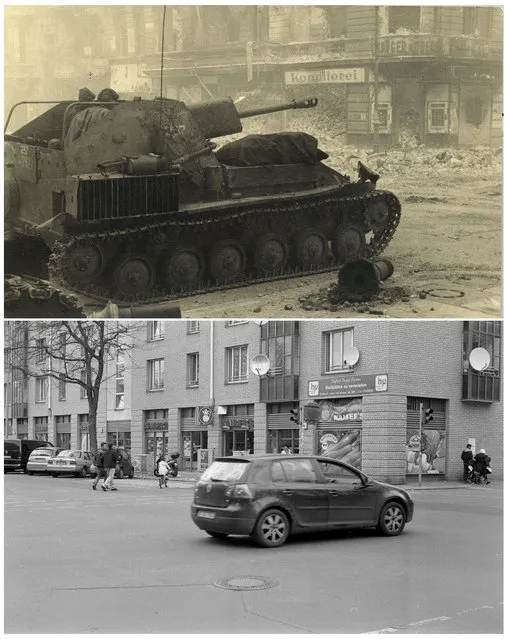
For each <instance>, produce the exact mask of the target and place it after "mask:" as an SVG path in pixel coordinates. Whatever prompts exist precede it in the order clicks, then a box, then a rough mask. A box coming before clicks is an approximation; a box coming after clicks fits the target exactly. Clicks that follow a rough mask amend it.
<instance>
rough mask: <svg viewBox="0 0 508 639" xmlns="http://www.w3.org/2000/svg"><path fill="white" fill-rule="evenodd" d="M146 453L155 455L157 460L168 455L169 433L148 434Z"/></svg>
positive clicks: (153, 432) (154, 432)
mask: <svg viewBox="0 0 508 639" xmlns="http://www.w3.org/2000/svg"><path fill="white" fill-rule="evenodd" d="M145 439H146V441H145V443H146V448H145V450H146V452H147V453H148V454H149V455H153V456H154V458H155V459H157V458H158V457H159V456H160V455H167V453H168V433H167V432H157V431H152V432H147V433H146V437H145Z"/></svg>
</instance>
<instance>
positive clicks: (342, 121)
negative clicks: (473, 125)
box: [217, 86, 503, 177]
mask: <svg viewBox="0 0 508 639" xmlns="http://www.w3.org/2000/svg"><path fill="white" fill-rule="evenodd" d="M304 97H317V98H318V106H317V107H316V108H314V109H301V110H291V111H286V112H281V113H275V114H271V115H264V116H263V115H261V116H256V117H253V118H246V119H245V120H243V122H242V124H243V129H244V130H243V132H242V133H237V134H235V135H231V136H225V137H223V138H220V140H217V142H218V143H219V144H220V145H222V144H225V143H227V142H232V141H233V140H237V139H239V138H240V137H243V136H244V135H248V134H252V133H256V134H259V133H274V132H276V131H282V130H283V127H284V123H285V126H286V128H287V130H292V131H304V132H306V133H310V135H313V136H314V137H315V138H317V139H318V140H319V148H320V149H322V150H323V151H325V152H326V153H328V154H329V156H330V157H329V159H328V160H326V164H328V165H329V166H331V167H332V168H334V169H336V170H338V171H340V172H341V173H346V174H349V175H351V176H356V167H357V164H358V160H361V161H362V162H363V163H364V164H366V165H367V166H368V167H369V168H371V169H373V170H374V171H376V172H378V173H379V174H380V175H381V176H385V175H386V176H389V175H393V176H399V175H404V174H412V175H415V174H420V175H421V174H425V175H428V176H429V177H438V176H440V175H443V176H445V175H447V174H450V173H451V174H457V175H460V174H461V173H467V174H474V175H480V174H490V175H499V176H501V173H502V159H503V158H502V149H501V147H490V146H474V147H467V148H466V147H464V148H455V147H449V148H436V147H429V146H426V145H424V144H418V142H417V141H416V140H414V139H412V138H404V137H402V138H401V139H400V140H399V142H400V143H399V145H398V146H396V147H393V148H391V149H388V150H383V151H378V152H375V151H374V150H373V149H372V148H358V147H357V146H354V145H348V144H347V143H346V137H345V131H346V101H345V92H344V90H343V89H340V88H328V87H315V86H314V87H312V91H309V87H296V88H295V89H293V90H291V91H289V90H285V91H284V90H280V91H277V90H276V89H274V90H273V91H272V92H270V91H268V92H267V91H265V90H261V89H257V90H255V91H249V92H247V93H243V94H238V95H237V96H233V99H234V100H235V103H236V106H237V108H238V110H239V111H241V110H246V109H250V108H255V107H261V106H267V105H273V104H282V103H284V102H291V100H293V99H295V100H299V99H302V98H304Z"/></svg>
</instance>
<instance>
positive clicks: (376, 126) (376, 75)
mask: <svg viewBox="0 0 508 639" xmlns="http://www.w3.org/2000/svg"><path fill="white" fill-rule="evenodd" d="M375 23H376V26H375V33H374V117H373V121H372V123H373V125H374V138H373V142H374V143H373V147H374V151H375V152H376V153H377V152H378V151H379V124H378V100H379V95H378V94H379V84H378V83H379V6H378V5H376V20H375Z"/></svg>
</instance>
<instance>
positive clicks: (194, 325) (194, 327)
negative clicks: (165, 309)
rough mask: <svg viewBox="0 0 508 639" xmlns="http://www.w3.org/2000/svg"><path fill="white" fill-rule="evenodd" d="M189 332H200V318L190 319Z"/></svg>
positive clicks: (188, 323)
mask: <svg viewBox="0 0 508 639" xmlns="http://www.w3.org/2000/svg"><path fill="white" fill-rule="evenodd" d="M187 333H188V334H190V333H199V320H197V321H194V320H189V321H188V322H187Z"/></svg>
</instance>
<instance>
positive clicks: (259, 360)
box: [250, 355, 270, 377]
mask: <svg viewBox="0 0 508 639" xmlns="http://www.w3.org/2000/svg"><path fill="white" fill-rule="evenodd" d="M250 369H251V371H252V372H253V373H254V374H255V375H258V376H259V377H261V375H266V374H267V373H268V371H269V370H270V360H269V359H268V357H267V356H266V355H256V357H253V358H252V362H251V363H250Z"/></svg>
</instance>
